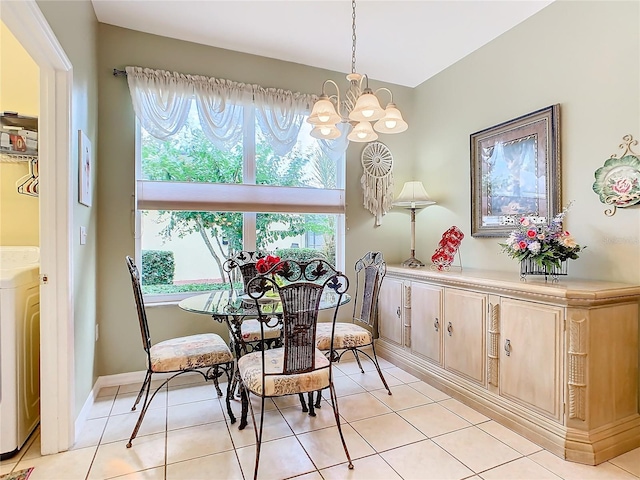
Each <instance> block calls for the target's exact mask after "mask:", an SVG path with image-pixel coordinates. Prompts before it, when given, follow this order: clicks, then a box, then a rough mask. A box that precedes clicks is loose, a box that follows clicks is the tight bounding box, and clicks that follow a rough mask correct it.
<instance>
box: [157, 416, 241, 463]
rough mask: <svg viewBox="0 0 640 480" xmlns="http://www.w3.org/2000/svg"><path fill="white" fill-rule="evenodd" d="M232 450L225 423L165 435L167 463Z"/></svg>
mask: <svg viewBox="0 0 640 480" xmlns="http://www.w3.org/2000/svg"><path fill="white" fill-rule="evenodd" d="M226 450H233V443H232V442H231V436H230V434H229V431H228V430H227V424H226V422H224V421H223V422H216V423H207V424H204V425H197V426H195V427H188V428H181V429H179V430H171V431H169V432H168V433H167V463H176V462H182V461H184V460H191V459H193V458H196V457H204V456H206V455H212V454H214V453H220V452H224V451H226Z"/></svg>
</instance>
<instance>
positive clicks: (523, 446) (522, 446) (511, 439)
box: [476, 420, 542, 455]
mask: <svg viewBox="0 0 640 480" xmlns="http://www.w3.org/2000/svg"><path fill="white" fill-rule="evenodd" d="M476 426H477V427H478V428H479V429H481V430H484V431H485V432H487V433H488V434H489V435H491V436H492V437H495V438H497V439H498V440H500V441H501V442H502V443H506V444H507V445H509V446H510V447H511V448H513V449H514V450H516V451H518V452H520V453H521V454H523V455H531V454H532V453H535V452H538V451H540V450H542V447H541V446H540V445H536V444H535V443H533V442H530V441H529V440H527V439H526V438H524V437H523V436H521V435H518V434H517V433H516V432H514V431H512V430H509V429H508V428H507V427H504V426H502V425H500V424H499V423H497V422H494V421H493V420H492V421H490V422H485V423H481V424H479V425H476Z"/></svg>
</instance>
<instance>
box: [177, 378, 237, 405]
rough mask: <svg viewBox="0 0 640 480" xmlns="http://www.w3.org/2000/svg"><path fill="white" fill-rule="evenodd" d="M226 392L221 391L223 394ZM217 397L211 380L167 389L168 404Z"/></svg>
mask: <svg viewBox="0 0 640 480" xmlns="http://www.w3.org/2000/svg"><path fill="white" fill-rule="evenodd" d="M224 393H226V392H223V394H224ZM214 398H218V392H216V388H215V387H214V386H213V383H212V382H207V383H202V384H194V385H178V386H176V387H175V388H171V389H169V406H171V405H179V404H181V403H192V402H199V401H202V400H212V399H214Z"/></svg>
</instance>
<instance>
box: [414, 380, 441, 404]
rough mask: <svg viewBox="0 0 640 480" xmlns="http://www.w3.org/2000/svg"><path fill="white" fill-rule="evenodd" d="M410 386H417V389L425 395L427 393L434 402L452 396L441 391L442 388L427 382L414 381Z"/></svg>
mask: <svg viewBox="0 0 640 480" xmlns="http://www.w3.org/2000/svg"><path fill="white" fill-rule="evenodd" d="M410 386H411V388H415V389H416V390H417V391H419V392H420V393H422V394H423V395H426V396H427V397H429V398H430V399H432V400H433V401H434V402H439V401H441V400H446V399H447V398H451V397H450V396H449V395H447V394H446V393H444V392H441V391H440V390H438V389H437V388H435V387H432V386H431V385H429V384H428V383H426V382H414V383H411V384H410Z"/></svg>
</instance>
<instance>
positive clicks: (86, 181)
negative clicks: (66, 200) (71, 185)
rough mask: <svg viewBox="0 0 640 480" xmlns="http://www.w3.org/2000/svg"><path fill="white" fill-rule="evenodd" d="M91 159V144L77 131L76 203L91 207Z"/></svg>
mask: <svg viewBox="0 0 640 480" xmlns="http://www.w3.org/2000/svg"><path fill="white" fill-rule="evenodd" d="M92 170H93V159H92V157H91V142H90V141H89V137H87V136H86V135H85V134H84V132H83V131H82V130H78V171H79V175H78V201H79V202H80V203H81V204H83V205H86V206H87V207H90V206H91V196H92V193H93V192H92V188H91V172H92Z"/></svg>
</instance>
